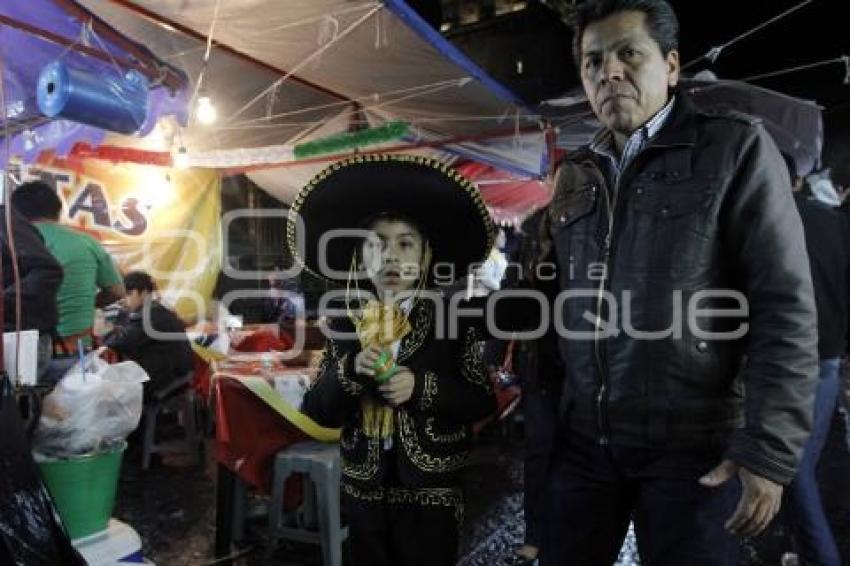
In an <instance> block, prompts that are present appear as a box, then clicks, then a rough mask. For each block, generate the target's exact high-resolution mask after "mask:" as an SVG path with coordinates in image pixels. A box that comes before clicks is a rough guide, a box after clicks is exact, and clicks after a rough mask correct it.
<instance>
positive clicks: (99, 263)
mask: <svg viewBox="0 0 850 566" xmlns="http://www.w3.org/2000/svg"><path fill="white" fill-rule="evenodd" d="M12 206H14V207H15V208H16V209H17V210H18V211H19V212H20V213H21V214H23V215H24V216H25V217H26V218H27V219H28V220H30V221H31V222H32V223H33V224H34V225H35V227H36V228H37V229H38V231H39V232H41V235H42V236H43V237H44V241H45V244H46V245H47V249H49V250H50V252H51V253H52V254H53V255H54V257H56V259H57V260H58V261H59V263H60V264H61V265H62V269H63V270H64V272H65V277H64V279H63V280H62V285H61V287H60V288H59V294H58V296H57V303H58V307H59V324H58V325H57V327H56V330H57V333H58V334H59V337H60V338H61V339H62V341H63V343H64V344H65V350H66V351H67V352H69V353H70V352H73V351H74V350H75V348H76V343H77V340H78V339H83V340H84V341H86V342H88V339H89V336H90V334H91V329H92V324H93V322H94V311H95V307H99V306H104V305H107V304H109V303H112V302H114V301H117V300H118V299H120V298H122V297H123V296H124V294H125V291H124V284H123V281H122V279H121V275H120V274H119V273H118V270H117V269H116V268H115V264H114V263H113V261H112V258H111V257H110V255H109V254H108V253H107V252H106V250H104V249H103V247H102V246H101V245H100V243H99V242H98V241H97V240H95V239H94V238H92V237H91V236H90V235H88V234H86V233H84V232H81V231H79V230H75V229H74V228H71V227H69V226H63V225H62V224H60V223H59V217H60V214H61V212H62V201H61V200H60V198H59V195H58V194H56V191H55V190H53V188H51V187H50V185H48V184H47V183H44V182H41V181H31V182H27V183H23V184H22V185H20V186H19V187H18V188H17V189H15V191H14V192H13V193H12Z"/></svg>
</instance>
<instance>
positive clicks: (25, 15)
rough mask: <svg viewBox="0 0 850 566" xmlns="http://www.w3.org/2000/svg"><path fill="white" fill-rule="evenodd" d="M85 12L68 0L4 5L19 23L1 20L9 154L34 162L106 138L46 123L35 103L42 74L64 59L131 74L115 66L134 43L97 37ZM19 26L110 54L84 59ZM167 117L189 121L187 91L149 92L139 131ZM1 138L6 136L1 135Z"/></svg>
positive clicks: (3, 122) (95, 131)
mask: <svg viewBox="0 0 850 566" xmlns="http://www.w3.org/2000/svg"><path fill="white" fill-rule="evenodd" d="M66 4H67V5H71V6H73V7H74V9H75V10H76V12H79V14H76V15H73V16H72V15H71V14H70V13H69V12H68V11H66V9H65V5H66ZM84 14H85V11H84V10H82V9H81V8H80V7H79V6H77V5H76V4H74V3H73V2H68V1H66V0H27V1H26V2H24V1H21V0H15V1H4V2H0V17H3V18H8V19H9V21H10V22H16V23H15V24H14V25H13V24H11V23H2V22H0V61H1V62H2V64H3V66H2V73H3V86H4V93H3V94H4V98H5V104H6V108H5V114H0V117H2V119H0V126H2V127H3V128H4V129H8V131H9V132H10V133H11V134H12V135H11V138H10V152H9V153H10V155H12V156H20V157H22V158H23V159H24V160H25V161H29V160H31V159H33V158H35V157H36V156H37V155H38V153H40V152H41V151H42V150H45V149H51V150H54V151H56V152H57V153H58V154H60V155H65V154H67V152H68V151H70V149H71V147H72V146H73V144H74V143H76V142H79V141H85V142H88V143H90V144H92V145H96V144H97V143H99V142H100V141H101V139H102V138H103V130H100V129H99V128H96V127H92V126H87V125H84V124H80V123H76V122H70V121H65V120H48V119H47V118H46V117H44V116H43V115H42V114H41V113H40V111H39V109H38V104H37V101H36V84H37V82H38V76H39V73H40V72H41V70H42V69H43V68H44V67H45V65H47V64H48V63H50V62H52V61H55V60H61V61H62V62H63V63H65V64H67V65H68V66H69V67H71V68H74V69H81V70H85V71H89V72H92V73H95V74H97V75H99V76H101V77H119V76H122V75H123V73H125V72H126V71H127V70H128V69H126V68H121V67H120V65H117V64H116V62H117V61H126V60H128V59H129V58H128V56H127V52H126V51H125V49H124V47H125V46H126V45H129V44H130V42H129V41H128V42H126V45H120V44H119V42H118V41H117V40H116V41H112V38H110V37H105V36H101V35H98V34H97V33H95V32H94V31H93V26H91V25H88V24H89V22H86V21H84V20H85V17H84ZM89 19H91V16H89ZM16 26H18V27H16ZM20 26H31V27H34V28H37V29H39V30H43V32H44V33H47V34H53V35H54V36H56V37H58V38H61V39H62V40H65V41H68V42H71V43H72V44H75V45H78V46H81V47H86V48H92V49H96V50H99V51H101V52H102V53H108V56H107V57H106V60H102V59H99V58H96V57H93V56H90V55H86V54H84V53H81V52H79V51H77V50H75V49H71V48H69V47H67V46H64V45H61V44H59V43H56V42H51V41H48V40H46V39H44V38H43V37H39V36H38V35H36V34H35V33H29V32H27V31H24V30H23V29H19V27H20ZM110 31H111V30H110ZM113 33H114V32H113ZM115 35H116V36H117V34H115ZM133 48H134V49H133V50H134V55H133V57H134V58H135V60H137V61H138V60H139V58H140V57H143V56H144V55H143V54H144V53H145V50H144V48H143V47H141V46H138V45H134V46H133ZM144 63H145V64H149V65H150V66H153V67H158V68H160V69H161V70H162V72H163V73H165V72H166V69H167V73H170V74H171V75H174V76H180V77H182V75H181V74H180V73H178V72H177V71H175V70H174V69H173V68H170V67H166V66H164V65H163V64H161V63H160V62H158V61H155V60H153V56H152V55H148V56H147V58H146V60H145V61H144ZM164 76H165V75H163V77H164ZM166 114H172V115H175V116H177V117H178V119H179V120H183V121H185V119H186V92H185V90H184V89H178V90H177V91H175V92H170V90H169V89H168V88H165V87H159V88H154V89H153V90H152V91H151V98H150V112H149V114H148V120H147V121H146V122H145V123H144V124H143V125H142V127H141V131H142V132H145V133H146V132H148V131H150V129H152V128H153V126H154V124H155V122H156V119H157V118H158V117H159V116H161V115H166ZM0 135H3V132H2V131H0ZM5 159H6V155H5V154H2V155H0V166H2V164H3V163H4V162H5Z"/></svg>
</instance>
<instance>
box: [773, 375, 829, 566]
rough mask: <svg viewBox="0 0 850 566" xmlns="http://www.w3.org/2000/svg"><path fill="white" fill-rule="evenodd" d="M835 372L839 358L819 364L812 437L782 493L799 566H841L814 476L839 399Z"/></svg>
mask: <svg viewBox="0 0 850 566" xmlns="http://www.w3.org/2000/svg"><path fill="white" fill-rule="evenodd" d="M838 369H839V359H838V358H834V359H829V360H822V361H821V363H820V382H819V383H818V388H817V393H816V394H815V413H814V426H813V428H812V435H811V436H810V437H809V440H808V441H807V442H806V446H805V448H804V449H803V459H802V460H801V461H800V466H799V468H798V470H797V476H796V477H795V478H794V481H793V482H791V485H790V486H789V487H788V490H787V491H786V492H785V498H784V503H785V505H787V506H788V508H787V511H788V512H787V513H786V514H785V516H786V517H787V518H788V523H789V526H790V527H791V530H792V531H793V533H794V540H795V541H796V543H797V554H798V555H799V556H800V561H801V563H802V564H817V565H818V566H838V565H839V564H841V558H840V557H839V555H838V547H836V545H835V539H834V538H833V536H832V531H831V530H830V528H829V523H827V520H826V515H825V514H824V512H823V505H822V504H821V500H820V490H819V487H818V482H817V477H816V474H815V472H816V469H817V464H818V459H819V458H820V454H821V450H823V446H824V443H825V442H826V437H827V434H829V426H830V424H831V423H832V415H833V412H834V411H835V404H836V401H837V399H838Z"/></svg>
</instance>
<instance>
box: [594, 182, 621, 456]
mask: <svg viewBox="0 0 850 566" xmlns="http://www.w3.org/2000/svg"><path fill="white" fill-rule="evenodd" d="M619 192H620V176H618V178H617V182H616V183H615V184H614V195H613V198H612V196H611V195H610V194H609V192H608V187H607V186H603V187H602V193H603V194H604V195H605V208H606V213H607V215H608V230H607V231H606V233H605V239H604V240H603V244H602V262H601V263H602V264H603V265H604V266H605V267H604V272H603V277H602V278H601V280H600V281H599V293H598V294H597V296H596V328H595V329H594V350H595V353H596V368H597V372H598V374H599V381H600V383H599V389H598V391H597V394H596V420H597V423H596V424H597V427H598V428H599V444H600V445H603V446H605V445H607V444H608V442H609V440H610V430H609V426H608V419H607V415H606V409H607V405H608V396H609V387H608V386H609V383H608V382H609V376H608V366H607V363H606V361H607V360H606V359H605V354H604V353H603V351H602V348H603V344H602V340H601V338H600V332H601V330H602V300H603V298H604V295H605V290H606V288H607V287H608V280H609V274H610V267H609V265H608V262H609V260H610V259H611V245H612V243H613V237H614V210H615V207H616V206H617V197H618V195H619Z"/></svg>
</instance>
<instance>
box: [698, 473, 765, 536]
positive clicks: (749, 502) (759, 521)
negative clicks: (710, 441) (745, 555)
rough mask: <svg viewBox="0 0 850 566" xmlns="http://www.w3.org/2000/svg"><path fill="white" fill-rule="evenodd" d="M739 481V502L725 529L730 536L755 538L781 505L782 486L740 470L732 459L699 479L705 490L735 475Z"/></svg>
mask: <svg viewBox="0 0 850 566" xmlns="http://www.w3.org/2000/svg"><path fill="white" fill-rule="evenodd" d="M736 474H737V475H738V477H739V478H740V479H741V499H740V501H738V507H737V508H736V509H735V512H734V513H733V514H732V516H731V517H730V518H729V519H728V520H727V521H726V524H725V525H724V527H725V528H726V530H728V531H729V532H731V533H732V534H735V535H739V536H755V535H757V534H759V533H760V532H762V531H763V530H764V529H765V527H767V526H768V525H769V524H770V521H771V520H773V517H775V516H776V514H777V513H778V512H779V507H780V505H781V504H782V486H781V485H779V484H778V483H774V482H772V481H771V480H769V479H767V478H763V477H761V476H759V475H756V474H754V473H753V472H751V471H749V470H748V469H746V468H741V467H739V466H738V465H737V464H735V463H734V462H732V461H731V460H723V462H721V463H720V465H719V466H717V467H716V468H714V469H713V470H711V471H710V472H708V473H707V474H706V475H704V476H703V477H701V478H700V479H699V483H700V484H702V485H704V486H706V487H717V486H719V485H721V484H723V483H725V482H727V481H729V480H730V479H732V478H733V477H734V476H735V475H736Z"/></svg>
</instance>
